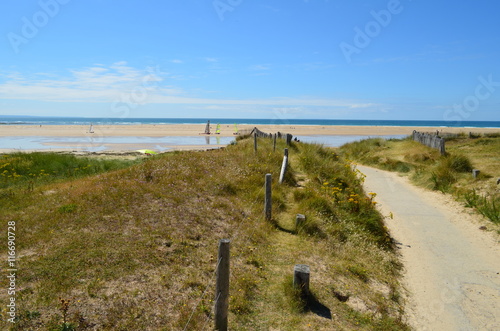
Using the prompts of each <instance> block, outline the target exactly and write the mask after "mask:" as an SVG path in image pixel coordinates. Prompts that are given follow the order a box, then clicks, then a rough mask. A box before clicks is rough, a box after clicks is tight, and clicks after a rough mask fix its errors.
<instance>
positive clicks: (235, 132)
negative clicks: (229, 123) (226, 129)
mask: <svg viewBox="0 0 500 331" xmlns="http://www.w3.org/2000/svg"><path fill="white" fill-rule="evenodd" d="M233 134H234V135H237V134H239V133H238V124H236V123H234V133H233Z"/></svg>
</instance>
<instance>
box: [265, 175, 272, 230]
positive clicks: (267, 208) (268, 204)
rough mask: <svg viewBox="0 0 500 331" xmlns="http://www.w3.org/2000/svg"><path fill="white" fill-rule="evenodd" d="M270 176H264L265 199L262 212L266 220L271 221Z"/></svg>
mask: <svg viewBox="0 0 500 331" xmlns="http://www.w3.org/2000/svg"><path fill="white" fill-rule="evenodd" d="M271 179H272V178H271V174H266V198H265V201H264V212H265V214H266V220H267V221H270V220H271V216H272V215H271V207H272V204H271Z"/></svg>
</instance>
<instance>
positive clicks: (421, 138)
mask: <svg viewBox="0 0 500 331" xmlns="http://www.w3.org/2000/svg"><path fill="white" fill-rule="evenodd" d="M412 138H413V140H414V141H417V142H419V143H421V144H424V145H426V146H429V147H431V148H435V149H437V150H439V152H440V153H441V155H446V150H445V146H444V142H445V140H444V139H443V138H441V137H440V136H438V135H437V134H430V133H425V132H418V131H413V134H412Z"/></svg>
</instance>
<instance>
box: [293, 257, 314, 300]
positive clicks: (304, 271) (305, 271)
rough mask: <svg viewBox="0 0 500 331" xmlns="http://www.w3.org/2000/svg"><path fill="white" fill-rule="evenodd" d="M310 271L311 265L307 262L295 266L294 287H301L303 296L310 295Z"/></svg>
mask: <svg viewBox="0 0 500 331" xmlns="http://www.w3.org/2000/svg"><path fill="white" fill-rule="evenodd" d="M310 273H311V271H310V269H309V266H308V265H305V264H296V265H295V267H294V268H293V287H295V288H298V289H300V292H301V294H302V296H308V295H309V278H310V277H309V276H310Z"/></svg>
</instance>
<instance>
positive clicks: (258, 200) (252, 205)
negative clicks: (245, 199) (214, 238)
mask: <svg viewBox="0 0 500 331" xmlns="http://www.w3.org/2000/svg"><path fill="white" fill-rule="evenodd" d="M254 130H256V131H257V132H260V133H259V136H260V137H264V138H269V137H272V135H267V134H265V133H262V131H260V130H258V129H257V128H254ZM254 130H252V132H251V133H253V132H254ZM278 134H279V135H280V138H282V137H286V138H287V141H288V139H290V141H291V139H292V135H290V134H286V135H285V136H283V135H282V134H281V133H279V132H278ZM278 172H279V170H278ZM265 190H266V183H265V182H264V183H263V185H262V186H261V188H260V190H259V191H258V192H257V196H256V197H255V199H254V200H253V201H252V202H251V203H250V204H249V210H250V211H251V210H253V209H254V208H255V206H256V205H257V204H262V205H263V202H264V201H263V198H265V195H266V193H265ZM262 211H263V212H262V216H263V217H264V208H263V210H262ZM249 220H250V217H244V218H243V220H242V221H241V222H240V223H239V225H238V226H237V228H236V229H235V231H234V232H233V234H232V235H231V239H230V240H228V241H232V240H235V239H236V238H238V237H239V235H240V230H241V228H242V225H243V224H247V223H248V221H249ZM256 230H257V228H256V227H253V228H252V229H251V231H250V233H249V234H248V235H247V237H248V238H250V239H251V238H252V236H253V234H254V233H255V231H256ZM221 241H223V240H221ZM219 254H220V252H219ZM221 262H222V258H221V257H220V258H219V259H218V261H217V264H216V267H215V269H214V272H213V274H212V276H211V277H210V278H209V279H208V281H207V285H206V287H205V289H204V291H203V292H202V294H201V295H200V297H199V298H198V302H197V303H196V305H195V306H194V307H193V309H192V311H191V314H190V316H189V319H188V321H187V322H186V324H185V326H184V328H183V331H186V330H188V327H189V324H190V323H191V321H192V319H193V317H194V315H195V313H196V310H197V309H198V307H199V306H200V304H201V302H202V301H203V299H204V297H205V296H206V294H207V292H208V289H209V288H210V287H211V286H213V281H214V279H215V280H217V279H216V278H217V277H216V276H217V270H218V269H219V266H220V264H221ZM220 296H221V292H220V291H219V292H218V293H217V296H216V298H215V300H214V302H213V305H212V309H211V310H210V313H209V314H208V316H207V318H206V320H205V322H204V324H203V328H202V330H205V329H206V327H207V324H208V322H209V321H210V320H212V315H213V313H214V310H216V307H217V305H218V301H219V299H220ZM226 309H227V308H226ZM215 314H217V312H216V311H215ZM226 314H227V312H226ZM216 318H217V316H216ZM226 319H227V317H226ZM216 323H217V321H216ZM226 323H227V322H226Z"/></svg>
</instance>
